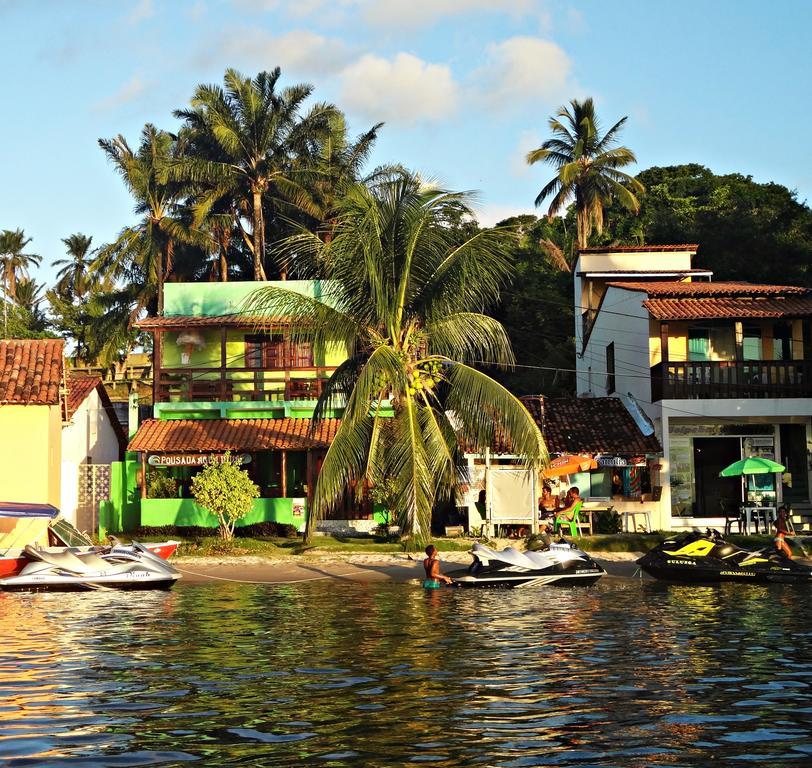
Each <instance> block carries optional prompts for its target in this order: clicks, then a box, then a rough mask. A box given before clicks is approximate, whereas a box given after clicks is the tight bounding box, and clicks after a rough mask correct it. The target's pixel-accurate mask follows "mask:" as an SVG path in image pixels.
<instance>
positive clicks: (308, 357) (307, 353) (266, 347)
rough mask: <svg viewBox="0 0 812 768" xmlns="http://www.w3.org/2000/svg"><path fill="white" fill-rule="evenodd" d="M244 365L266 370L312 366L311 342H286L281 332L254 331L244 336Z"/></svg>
mask: <svg viewBox="0 0 812 768" xmlns="http://www.w3.org/2000/svg"><path fill="white" fill-rule="evenodd" d="M245 367H246V368H260V369H266V370H285V369H288V368H312V367H313V344H312V342H309V341H300V342H296V343H292V342H288V341H287V340H286V339H285V337H284V336H283V335H282V334H281V333H274V334H268V333H255V334H251V335H248V336H246V337H245Z"/></svg>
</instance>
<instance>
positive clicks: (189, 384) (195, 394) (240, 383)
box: [155, 366, 335, 403]
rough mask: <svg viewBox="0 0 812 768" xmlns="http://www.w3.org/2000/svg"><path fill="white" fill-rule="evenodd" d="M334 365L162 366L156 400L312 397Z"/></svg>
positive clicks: (232, 400)
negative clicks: (255, 366) (304, 366)
mask: <svg viewBox="0 0 812 768" xmlns="http://www.w3.org/2000/svg"><path fill="white" fill-rule="evenodd" d="M333 371H335V368H328V367H324V366H318V367H312V368H296V369H293V370H290V369H288V370H277V369H275V370H268V369H258V368H186V367H184V368H162V369H161V372H160V379H159V380H158V381H157V383H156V388H155V393H156V399H157V401H158V402H164V403H165V402H225V403H228V402H239V401H269V400H315V399H317V398H318V397H319V395H320V394H321V391H322V387H323V386H324V382H325V381H326V380H327V379H328V378H330V376H331V375H332V373H333Z"/></svg>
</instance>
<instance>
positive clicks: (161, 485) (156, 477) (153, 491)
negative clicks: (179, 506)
mask: <svg viewBox="0 0 812 768" xmlns="http://www.w3.org/2000/svg"><path fill="white" fill-rule="evenodd" d="M147 496H148V497H149V498H150V499H176V498H177V497H178V481H177V480H175V478H174V477H169V475H166V474H164V473H163V472H150V473H149V479H148V481H147Z"/></svg>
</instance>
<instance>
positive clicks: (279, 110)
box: [167, 67, 335, 280]
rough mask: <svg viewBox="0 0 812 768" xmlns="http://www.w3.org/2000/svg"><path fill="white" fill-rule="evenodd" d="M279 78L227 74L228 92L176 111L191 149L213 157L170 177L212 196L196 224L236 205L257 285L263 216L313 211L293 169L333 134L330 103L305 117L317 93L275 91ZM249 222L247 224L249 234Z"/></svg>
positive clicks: (197, 98)
mask: <svg viewBox="0 0 812 768" xmlns="http://www.w3.org/2000/svg"><path fill="white" fill-rule="evenodd" d="M280 75H281V72H280V70H279V67H277V68H276V69H274V70H273V71H272V72H260V73H259V74H258V75H257V76H256V77H255V78H254V79H253V80H252V79H251V78H247V77H243V76H242V75H241V74H240V73H239V72H237V71H236V70H234V69H228V70H226V73H225V78H224V85H225V88H220V87H219V86H216V85H201V86H198V88H197V90H196V91H195V94H194V97H193V98H192V109H191V110H178V111H176V112H175V116H176V117H178V118H180V119H182V120H184V121H185V128H186V130H187V131H190V132H191V134H192V136H193V138H192V139H191V141H192V143H193V144H198V145H204V146H207V147H208V148H209V150H210V153H209V154H208V156H206V155H203V156H200V155H197V156H195V155H187V156H186V157H184V158H179V159H178V160H176V161H175V162H174V163H172V164H171V166H170V167H169V169H168V173H167V175H168V177H170V178H173V179H175V180H178V181H183V182H187V183H189V182H191V183H198V184H202V185H204V186H205V188H206V189H207V192H206V194H204V195H202V196H201V198H200V199H199V201H198V204H197V207H198V210H197V218H198V220H200V219H202V218H205V213H206V210H207V208H208V207H210V206H213V205H215V204H216V203H217V202H218V201H219V200H221V198H223V197H224V196H229V197H230V198H231V199H233V200H234V201H235V202H236V204H237V208H238V212H239V216H238V218H237V221H238V223H239V227H240V232H241V234H242V237H243V239H244V241H245V244H246V246H247V247H248V248H249V250H250V251H251V253H252V255H253V258H254V279H255V280H264V279H266V273H265V266H264V260H265V255H266V250H265V239H266V229H267V226H268V224H269V223H271V222H268V221H266V215H265V214H266V210H268V211H270V213H271V217H272V218H273V216H274V214H275V210H276V209H277V208H278V207H279V206H280V205H282V206H284V205H286V204H287V205H289V204H293V205H294V206H297V207H300V208H303V209H305V210H307V211H310V210H312V209H313V205H312V203H311V200H310V195H309V193H308V192H307V191H306V190H305V189H304V187H303V186H302V185H301V184H299V183H297V181H296V180H295V179H294V175H295V173H294V171H293V169H292V162H293V160H294V159H295V158H297V157H301V156H304V155H307V154H308V152H309V151H310V150H311V148H312V144H313V142H314V141H317V140H318V139H319V138H320V137H321V136H323V135H325V134H326V133H327V132H328V130H329V119H330V117H331V116H332V115H333V114H334V113H335V107H333V106H332V105H330V104H315V105H313V106H312V107H311V109H310V111H309V112H307V113H306V114H302V109H303V104H304V102H305V101H306V100H307V99H308V98H309V96H310V94H311V93H312V92H313V88H312V86H310V85H294V86H290V87H288V88H284V89H282V90H281V91H277V89H276V85H277V82H278V80H279V77H280ZM201 134H202V136H201ZM245 219H247V220H248V221H250V232H249V230H248V229H247V228H246V226H245V221H244V220H245ZM285 276H286V275H285V273H284V270H283V271H282V278H283V279H285Z"/></svg>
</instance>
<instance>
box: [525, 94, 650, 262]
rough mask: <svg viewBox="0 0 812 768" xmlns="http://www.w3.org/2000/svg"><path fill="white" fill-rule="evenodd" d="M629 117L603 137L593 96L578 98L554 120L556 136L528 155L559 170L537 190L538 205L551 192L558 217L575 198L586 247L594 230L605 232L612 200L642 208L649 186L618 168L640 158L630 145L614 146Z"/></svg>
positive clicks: (551, 209) (551, 211)
mask: <svg viewBox="0 0 812 768" xmlns="http://www.w3.org/2000/svg"><path fill="white" fill-rule="evenodd" d="M626 119H627V118H626V117H624V118H622V119H620V120H618V121H617V122H616V123H615V124H614V125H613V126H612V127H611V128H610V129H609V130H608V131H606V133H605V134H603V136H601V134H600V126H599V124H598V121H597V118H596V116H595V105H594V104H593V103H592V99H586V100H584V101H583V102H580V101H578V100H577V99H573V100H572V101H571V102H570V108H567V107H566V106H562V107H560V108H559V110H558V112H556V115H555V117H551V118H550V120H549V125H550V130H551V131H552V134H553V138H551V139H548V140H547V141H545V142H544V143H543V144H542V145H541V146H540V147H539V148H538V149H534V150H533V151H532V152H529V153H528V154H527V162H528V163H529V164H530V165H533V164H534V163H538V162H545V163H549V164H550V165H552V166H553V167H554V168H556V169H557V173H556V175H555V176H554V177H553V178H552V179H551V180H550V181H549V182H547V184H546V185H545V186H544V187H543V188H542V190H541V192H539V193H538V195H537V197H536V207H538V206H540V205H541V204H542V202H544V200H545V199H547V198H548V197H550V195H552V196H553V199H552V200H551V201H550V207H549V208H548V209H547V215H548V216H549V217H553V216H555V215H556V214H557V213H559V212H560V211H562V210H563V209H564V207H565V206H566V205H568V203H569V201H570V200H572V199H574V200H575V214H576V222H577V227H578V248H586V246H587V243H588V242H589V236H590V234H591V233H592V230H593V228H594V229H595V230H597V232H598V233H600V232H602V231H603V209H604V206H605V205H607V204H608V203H609V202H611V201H612V200H615V199H616V200H617V201H618V202H619V203H620V204H621V205H622V206H623V207H624V208H626V209H628V210H630V211H633V212H634V213H637V211H638V210H639V209H640V203H639V201H638V199H637V195H640V194H642V193H643V192H644V191H645V188H644V187H643V185H642V184H641V183H640V182H639V181H638V180H637V179H635V178H634V177H633V176H630V175H629V174H627V173H624V172H623V171H621V170H619V169H620V168H623V167H625V166H627V165H629V164H631V163H634V162H636V160H637V158H636V157H635V156H634V153H633V152H632V151H631V150H630V149H628V148H627V147H617V146H615V144H616V143H617V137H618V133H619V132H620V129H621V128H622V127H623V124H624V123H625V122H626Z"/></svg>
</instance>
